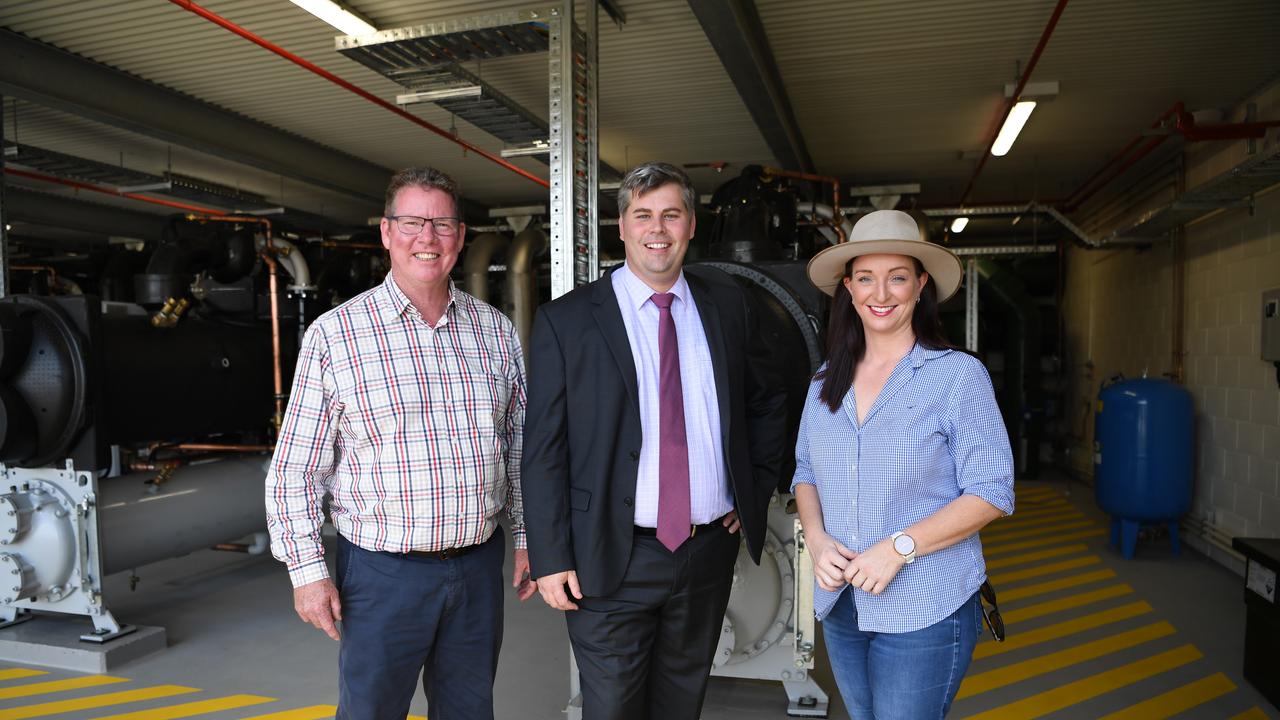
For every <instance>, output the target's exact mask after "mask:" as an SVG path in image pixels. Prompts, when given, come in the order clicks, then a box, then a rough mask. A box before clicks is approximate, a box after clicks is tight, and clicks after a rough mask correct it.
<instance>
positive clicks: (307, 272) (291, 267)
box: [268, 238, 311, 289]
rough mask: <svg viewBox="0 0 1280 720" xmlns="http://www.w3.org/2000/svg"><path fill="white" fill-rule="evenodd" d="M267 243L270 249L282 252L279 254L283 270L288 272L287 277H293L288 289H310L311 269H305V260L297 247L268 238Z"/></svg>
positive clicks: (277, 239) (278, 239)
mask: <svg viewBox="0 0 1280 720" xmlns="http://www.w3.org/2000/svg"><path fill="white" fill-rule="evenodd" d="M268 242H269V243H271V247H272V248H274V249H276V250H283V251H284V252H281V253H279V255H280V258H281V260H283V262H284V264H285V269H286V270H288V271H289V275H291V276H293V284H292V285H290V286H289V288H290V289H293V288H309V287H311V269H310V268H308V267H307V259H306V258H304V257H302V253H301V252H300V251H299V250H298V248H297V246H295V245H294V244H293V243H291V242H289V241H287V240H281V239H280V238H269V239H268Z"/></svg>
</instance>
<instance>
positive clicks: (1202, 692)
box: [1101, 673, 1236, 720]
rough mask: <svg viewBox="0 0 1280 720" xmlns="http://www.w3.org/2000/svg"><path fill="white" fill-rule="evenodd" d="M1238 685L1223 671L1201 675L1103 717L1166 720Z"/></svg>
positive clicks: (1103, 719) (1116, 719) (1114, 719)
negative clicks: (1202, 676) (1198, 677)
mask: <svg viewBox="0 0 1280 720" xmlns="http://www.w3.org/2000/svg"><path fill="white" fill-rule="evenodd" d="M1235 689H1236V684H1235V683H1233V682H1231V680H1230V679H1229V678H1228V677H1227V676H1226V675H1223V674H1222V673H1214V674H1213V675H1210V676H1209V677H1205V678H1200V679H1199V680H1196V681H1195V682H1193V683H1188V684H1186V685H1183V686H1182V687H1179V688H1174V689H1173V690H1170V691H1169V692H1167V693H1163V694H1160V695H1157V696H1155V697H1153V698H1151V699H1150V700H1143V701H1142V702H1140V703H1138V704H1136V705H1130V706H1129V707H1127V708H1125V709H1123V710H1117V711H1116V712H1113V713H1111V714H1109V715H1103V716H1102V718H1101V720H1164V718H1171V717H1173V716H1174V715H1177V714H1178V713H1180V712H1184V711H1187V710H1190V709H1191V708H1193V707H1196V706H1197V705H1203V704H1205V703H1207V702H1209V701H1210V700H1213V699H1214V698H1218V697H1221V696H1223V695H1226V694H1227V693H1229V692H1231V691H1232V690H1235Z"/></svg>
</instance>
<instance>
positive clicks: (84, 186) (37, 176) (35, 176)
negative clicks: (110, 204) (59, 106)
mask: <svg viewBox="0 0 1280 720" xmlns="http://www.w3.org/2000/svg"><path fill="white" fill-rule="evenodd" d="M4 171H5V173H7V174H9V175H17V176H18V177H24V178H30V179H31V180H40V181H42V182H48V183H56V184H58V185H66V186H67V187H73V188H76V189H78V190H91V191H93V192H98V193H102V194H103V195H115V196H116V197H123V198H129V199H130V200H138V201H140V202H145V203H151V204H152V205H164V206H165V207H171V208H177V209H178V210H187V211H190V212H198V213H203V214H205V215H226V213H225V212H223V211H221V210H214V209H212V208H207V207H201V206H199V205H188V204H187V203H180V202H177V201H176V200H162V199H160V198H153V197H148V196H146V195H139V194H138V193H131V192H120V191H119V190H111V189H108V188H104V187H101V186H98V185H91V184H89V183H85V182H80V181H79V180H68V179H66V178H60V177H54V176H53V175H45V174H43V173H37V172H31V171H30V170H18V169H17V168H11V167H6V168H5V169H4Z"/></svg>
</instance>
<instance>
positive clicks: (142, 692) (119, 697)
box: [0, 685, 200, 720]
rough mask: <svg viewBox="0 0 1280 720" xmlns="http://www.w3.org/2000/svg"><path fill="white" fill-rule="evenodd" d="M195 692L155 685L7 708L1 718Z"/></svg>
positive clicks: (11, 719)
mask: <svg viewBox="0 0 1280 720" xmlns="http://www.w3.org/2000/svg"><path fill="white" fill-rule="evenodd" d="M193 692H200V691H199V690H198V689H197V688H190V687H182V686H181V685H156V686H155V687H149V688H139V689H137V690H124V691H122V692H114V693H105V694H103V695H93V696H90V697H83V698H75V699H74V700H58V701H56V702H47V703H40V704H39V705H24V706H22V707H13V708H6V709H4V710H0V720H25V719H26V718H34V717H47V716H49V715H57V714H58V713H68V712H72V711H74V710H89V709H92V708H100V707H110V706H111V705H123V704H125V703H131V702H138V701H140V700H154V699H155V698H162V697H169V696H171V695H182V694H183V693H193Z"/></svg>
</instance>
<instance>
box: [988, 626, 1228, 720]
mask: <svg viewBox="0 0 1280 720" xmlns="http://www.w3.org/2000/svg"><path fill="white" fill-rule="evenodd" d="M1202 657H1204V655H1203V654H1202V653H1201V652H1200V651H1199V650H1197V649H1196V647H1195V646H1194V645H1182V646H1180V647H1176V648H1174V649H1172V650H1167V651H1165V652H1162V653H1160V654H1158V655H1152V656H1151V657H1148V658H1143V659H1141V660H1138V661H1136V662H1131V663H1129V664H1127V665H1122V666H1120V667H1118V668H1115V669H1112V670H1107V671H1105V672H1101V673H1098V674H1097V675H1091V676H1090V677H1087V678H1084V679H1083V680H1077V681H1075V682H1071V683H1067V684H1066V685H1062V686H1060V687H1056V688H1054V689H1052V690H1046V691H1045V692H1042V693H1037V694H1035V695H1032V696H1031V697H1027V698H1023V699H1022V700H1018V701H1017V702H1013V703H1010V704H1008V705H1004V706H1002V707H998V708H995V709H993V710H988V711H986V712H981V713H978V714H977V715H970V716H969V720H996V719H998V720H1032V718H1039V717H1044V716H1045V715H1048V714H1049V713H1053V712H1057V711H1059V710H1062V709H1064V708H1068V707H1071V706H1072V705H1075V704H1076V703H1080V702H1083V701H1085V700H1090V699H1092V698H1095V697H1098V696H1099V695H1102V694H1104V693H1109V692H1111V691H1112V690H1117V689H1119V688H1122V687H1125V686H1126V685H1132V684H1133V683H1136V682H1138V681H1140V680H1145V679H1147V678H1149V677H1154V676H1156V675H1159V674H1160V673H1162V672H1166V671H1168V670H1172V669H1173V668H1176V667H1180V666H1182V665H1186V664H1187V663H1190V662H1194V661H1196V660H1199V659H1200V658H1202Z"/></svg>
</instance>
